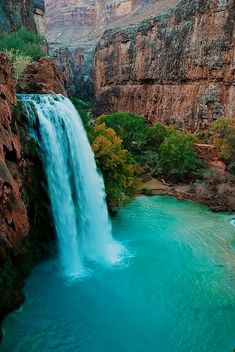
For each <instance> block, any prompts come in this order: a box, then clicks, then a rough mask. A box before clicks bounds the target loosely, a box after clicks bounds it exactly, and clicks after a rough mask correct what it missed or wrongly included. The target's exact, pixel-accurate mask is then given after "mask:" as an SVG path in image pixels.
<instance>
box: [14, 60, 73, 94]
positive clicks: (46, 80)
mask: <svg viewBox="0 0 235 352" xmlns="http://www.w3.org/2000/svg"><path fill="white" fill-rule="evenodd" d="M66 83H67V82H66V78H65V76H64V74H63V73H62V72H61V71H60V70H59V67H58V66H57V64H56V63H55V61H54V60H53V59H51V58H48V57H45V58H41V59H40V60H39V61H37V62H33V63H32V64H31V65H29V66H28V68H27V69H26V71H25V73H24V75H23V77H22V78H21V80H20V82H19V91H20V92H21V93H34V94H36V93H38V94H63V95H64V96H67V93H66V90H65V86H66Z"/></svg>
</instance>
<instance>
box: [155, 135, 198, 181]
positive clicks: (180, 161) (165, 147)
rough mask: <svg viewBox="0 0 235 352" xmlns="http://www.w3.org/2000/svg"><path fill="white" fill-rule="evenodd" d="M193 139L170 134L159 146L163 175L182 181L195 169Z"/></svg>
mask: <svg viewBox="0 0 235 352" xmlns="http://www.w3.org/2000/svg"><path fill="white" fill-rule="evenodd" d="M193 144H194V141H193V138H192V137H191V136H187V135H184V134H182V133H180V132H174V133H171V134H170V136H169V137H166V138H165V140H164V142H163V143H162V144H161V146H160V151H159V152H160V168H161V171H162V173H163V174H164V175H167V176H169V177H170V178H174V179H176V178H177V179H179V178H180V179H182V178H183V177H184V176H185V175H186V174H188V173H190V172H192V171H194V170H195V169H196V154H195V152H194V151H193Z"/></svg>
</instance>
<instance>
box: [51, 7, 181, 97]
mask: <svg viewBox="0 0 235 352" xmlns="http://www.w3.org/2000/svg"><path fill="white" fill-rule="evenodd" d="M178 2H179V0H167V1H166V0H158V1H156V0H148V1H143V0H109V1H104V0H89V1H84V0H79V1H77V0H69V1H63V0H59V1H56V0H46V1H45V5H46V13H45V26H46V36H47V39H48V42H49V48H50V55H51V56H53V57H55V58H56V60H57V62H58V64H59V66H60V69H61V70H62V71H63V72H64V73H65V74H66V76H67V78H68V81H69V82H70V83H69V85H70V89H69V93H70V94H71V95H73V94H75V93H76V92H79V94H80V95H81V96H83V95H84V96H85V97H88V98H90V97H93V96H94V84H93V77H92V63H93V55H94V50H95V47H96V45H97V44H98V42H99V40H100V39H101V37H102V35H103V33H104V32H105V31H106V30H107V29H109V28H113V27H118V26H120V25H121V26H125V25H127V24H130V23H138V22H140V21H141V20H143V19H145V18H147V17H149V16H151V15H152V14H153V13H155V14H156V13H160V12H162V11H163V10H164V11H165V10H167V9H169V8H170V7H172V6H174V5H175V4H177V3H178Z"/></svg>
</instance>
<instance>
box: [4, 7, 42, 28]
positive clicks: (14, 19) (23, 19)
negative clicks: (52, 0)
mask: <svg viewBox="0 0 235 352" xmlns="http://www.w3.org/2000/svg"><path fill="white" fill-rule="evenodd" d="M44 11H45V7H44V0H7V1H5V0H3V1H0V30H2V31H4V32H11V31H16V30H18V29H20V28H21V27H26V28H27V29H28V30H31V31H33V32H36V31H37V32H39V33H43V32H44V23H43V14H44Z"/></svg>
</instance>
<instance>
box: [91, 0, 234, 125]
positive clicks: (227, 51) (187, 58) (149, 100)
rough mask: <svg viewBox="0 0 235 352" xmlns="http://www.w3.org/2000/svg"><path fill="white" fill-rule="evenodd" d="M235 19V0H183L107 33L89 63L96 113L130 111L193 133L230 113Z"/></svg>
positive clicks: (232, 88) (232, 103)
mask: <svg viewBox="0 0 235 352" xmlns="http://www.w3.org/2000/svg"><path fill="white" fill-rule="evenodd" d="M234 22H235V1H234V0H226V1H225V0H224V1H222V0H219V1H218V0H191V1H188V0H184V1H181V2H180V3H179V4H178V5H177V6H176V7H175V8H172V9H171V10H169V11H167V12H163V13H161V14H159V15H157V16H152V17H151V18H149V19H146V20H144V21H142V22H141V23H140V24H136V25H132V26H128V27H126V28H116V29H113V30H109V31H106V33H105V34H104V35H103V37H102V39H101V40H100V42H99V45H98V46H97V48H96V51H95V56H94V64H93V69H94V80H95V94H96V114H97V115H99V114H101V113H109V112H112V111H132V112H135V113H138V114H142V115H144V116H145V117H146V120H147V121H148V122H150V123H155V122H156V121H160V122H163V123H166V124H169V125H171V124H176V125H178V126H179V127H180V128H181V129H191V130H193V131H196V130H199V129H203V128H205V127H207V126H208V125H210V124H211V122H212V121H213V120H214V119H216V118H217V117H219V116H222V115H225V116H235V42H234V41H235V39H234V38H235V27H234Z"/></svg>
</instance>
